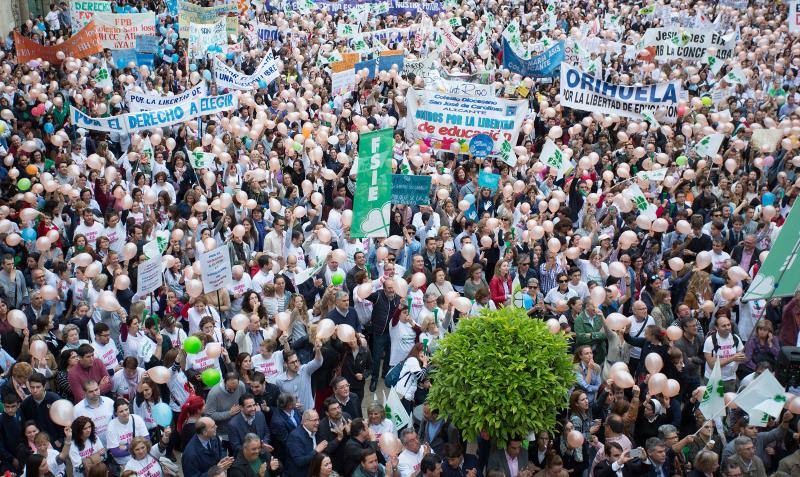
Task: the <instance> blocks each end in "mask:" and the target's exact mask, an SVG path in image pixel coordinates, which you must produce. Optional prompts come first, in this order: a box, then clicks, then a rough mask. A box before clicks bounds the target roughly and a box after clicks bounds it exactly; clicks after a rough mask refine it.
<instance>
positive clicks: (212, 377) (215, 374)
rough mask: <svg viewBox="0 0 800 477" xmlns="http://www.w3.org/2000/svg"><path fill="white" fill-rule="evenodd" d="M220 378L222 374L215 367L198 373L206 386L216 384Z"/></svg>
mask: <svg viewBox="0 0 800 477" xmlns="http://www.w3.org/2000/svg"><path fill="white" fill-rule="evenodd" d="M220 379H222V375H221V374H220V373H219V370H217V369H216V368H208V369H206V370H205V371H203V372H202V373H200V380H201V381H203V384H205V385H206V386H208V387H211V386H213V385H215V384H217V383H218V382H219V380H220Z"/></svg>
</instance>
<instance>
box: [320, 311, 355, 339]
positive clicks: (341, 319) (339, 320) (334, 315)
mask: <svg viewBox="0 0 800 477" xmlns="http://www.w3.org/2000/svg"><path fill="white" fill-rule="evenodd" d="M325 318H328V319H330V320H331V321H333V322H334V323H336V324H337V325H350V326H352V327H353V329H355V330H356V331H358V332H359V333H360V332H361V322H360V321H358V313H356V309H355V308H353V307H352V306H351V307H350V308H348V309H347V314H346V315H342V313H341V312H340V311H339V309H338V308H334V309H333V310H331V311H329V312H328V314H327V316H325Z"/></svg>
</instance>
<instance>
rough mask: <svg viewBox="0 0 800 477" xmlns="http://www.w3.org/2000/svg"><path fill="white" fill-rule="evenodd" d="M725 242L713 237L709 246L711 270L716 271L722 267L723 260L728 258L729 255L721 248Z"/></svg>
mask: <svg viewBox="0 0 800 477" xmlns="http://www.w3.org/2000/svg"><path fill="white" fill-rule="evenodd" d="M724 246H725V243H724V242H723V241H722V240H720V239H714V242H713V244H712V247H711V270H712V271H714V272H718V271H720V270H722V269H723V266H724V265H725V262H726V261H728V260H730V258H731V256H730V254H728V252H726V251H725V250H723V249H722V248H723V247H724Z"/></svg>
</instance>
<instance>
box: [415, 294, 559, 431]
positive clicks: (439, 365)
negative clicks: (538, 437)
mask: <svg viewBox="0 0 800 477" xmlns="http://www.w3.org/2000/svg"><path fill="white" fill-rule="evenodd" d="M567 349H568V348H567V342H566V340H565V339H564V336H563V335H562V334H561V333H559V334H552V333H550V331H549V330H548V329H547V326H546V325H545V323H544V322H543V321H540V320H536V319H531V318H529V317H528V316H527V315H526V313H525V311H524V310H522V309H520V308H503V309H501V310H497V311H487V310H484V311H483V313H482V314H481V315H480V316H479V317H474V318H462V319H461V321H460V322H459V324H458V329H457V330H456V331H455V332H454V333H451V334H449V335H447V336H445V337H444V339H443V340H442V341H441V343H440V346H439V349H438V350H437V351H436V352H435V353H434V355H433V364H434V368H433V374H432V382H433V386H432V387H431V391H430V394H429V395H428V402H429V403H430V404H431V405H432V406H433V408H435V409H438V410H439V413H440V414H441V415H443V416H446V417H447V419H449V420H450V422H451V423H452V424H453V425H455V426H456V427H457V428H458V429H460V430H461V431H462V432H463V433H464V437H465V438H466V439H468V440H473V439H475V438H476V437H477V436H478V434H480V433H481V432H482V431H486V432H487V433H488V434H489V436H490V437H491V438H492V439H493V440H495V441H497V442H499V443H505V442H508V440H510V439H512V438H519V437H525V436H527V435H528V434H529V433H531V432H539V431H542V430H547V431H552V430H553V429H554V428H555V423H556V414H557V413H558V411H560V410H562V409H564V408H565V407H566V405H567V393H568V391H569V389H570V387H571V386H572V385H573V383H574V382H575V375H574V374H573V371H572V359H571V357H570V355H569V354H568V351H567Z"/></svg>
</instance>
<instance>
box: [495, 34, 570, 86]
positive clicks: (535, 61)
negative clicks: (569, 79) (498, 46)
mask: <svg viewBox="0 0 800 477" xmlns="http://www.w3.org/2000/svg"><path fill="white" fill-rule="evenodd" d="M562 61H564V42H563V41H559V42H558V43H556V44H555V45H553V46H552V47H550V49H548V50H547V51H545V52H544V53H541V54H539V55H536V56H534V57H533V58H531V59H528V60H526V59H524V58H520V57H519V56H518V55H517V54H516V53H514V49H513V48H512V47H511V45H510V44H509V43H508V40H506V39H505V38H503V68H507V69H508V70H509V71H511V72H512V73H517V74H520V75H522V76H527V77H529V78H543V77H550V76H555V75H556V73H557V71H558V68H559V66H561V62H562Z"/></svg>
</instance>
